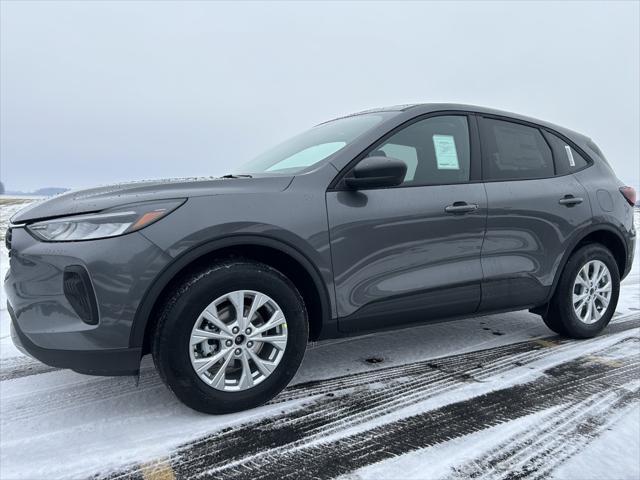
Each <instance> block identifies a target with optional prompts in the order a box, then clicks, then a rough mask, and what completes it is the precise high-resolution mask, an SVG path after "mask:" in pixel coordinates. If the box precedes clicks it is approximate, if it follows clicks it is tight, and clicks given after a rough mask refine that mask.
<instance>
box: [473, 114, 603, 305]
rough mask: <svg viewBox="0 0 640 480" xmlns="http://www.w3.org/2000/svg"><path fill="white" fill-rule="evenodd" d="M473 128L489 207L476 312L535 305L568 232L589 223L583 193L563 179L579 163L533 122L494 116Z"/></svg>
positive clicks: (572, 179)
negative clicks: (479, 146)
mask: <svg viewBox="0 0 640 480" xmlns="http://www.w3.org/2000/svg"><path fill="white" fill-rule="evenodd" d="M479 125H480V134H481V143H482V152H483V155H482V156H483V168H482V172H483V177H484V180H485V186H486V191H487V200H488V202H489V216H488V218H487V232H486V236H485V241H484V245H483V248H482V269H483V272H484V280H483V283H482V303H481V305H480V310H482V311H494V310H502V309H510V308H516V307H531V306H536V305H539V304H541V303H544V302H545V301H546V299H547V297H548V295H549V293H550V291H551V287H552V284H553V280H554V276H555V274H556V272H557V270H558V267H559V265H560V264H561V260H562V257H563V254H564V253H565V251H566V250H567V248H569V246H570V243H571V240H572V236H573V234H574V233H575V232H576V231H577V230H578V229H580V228H581V227H584V226H586V225H588V223H589V222H590V219H591V208H590V205H589V197H588V195H587V192H586V191H585V189H584V187H583V186H582V185H581V184H580V182H578V180H577V179H576V178H575V177H574V176H573V175H572V174H571V168H574V167H575V165H576V161H579V160H582V159H581V158H579V157H578V155H579V154H578V152H572V151H571V148H572V147H570V144H569V143H566V144H565V143H564V142H563V145H561V146H554V145H550V142H549V140H551V137H550V136H549V135H550V132H547V131H545V130H544V129H541V128H539V127H537V126H535V125H531V124H525V123H519V122H516V121H510V120H507V119H504V118H495V117H481V118H479ZM552 146H553V147H554V148H553V149H552ZM565 147H566V148H565ZM567 149H569V150H567ZM582 161H584V160H582ZM565 163H567V164H569V165H570V164H573V167H570V168H564V167H565ZM582 166H584V164H582Z"/></svg>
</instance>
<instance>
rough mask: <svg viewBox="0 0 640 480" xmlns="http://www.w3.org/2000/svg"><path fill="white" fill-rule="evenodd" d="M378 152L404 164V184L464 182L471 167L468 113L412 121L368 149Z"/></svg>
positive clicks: (375, 153) (372, 153) (467, 178)
mask: <svg viewBox="0 0 640 480" xmlns="http://www.w3.org/2000/svg"><path fill="white" fill-rule="evenodd" d="M379 155H383V156H387V157H392V158H396V159H398V160H402V161H404V162H405V163H406V164H407V175H406V177H405V181H404V183H403V185H438V184H446V183H461V182H467V181H469V167H470V151H469V127H468V124H467V117H465V116H458V115H448V116H441V117H431V118H428V119H425V120H420V121H418V122H415V123H413V124H411V125H409V126H408V127H406V128H403V129H402V130H400V131H399V132H397V133H395V134H394V135H392V136H391V137H390V138H389V139H388V140H386V141H385V142H384V143H383V144H381V145H379V146H378V147H376V148H375V149H374V150H373V151H372V152H370V153H369V156H379Z"/></svg>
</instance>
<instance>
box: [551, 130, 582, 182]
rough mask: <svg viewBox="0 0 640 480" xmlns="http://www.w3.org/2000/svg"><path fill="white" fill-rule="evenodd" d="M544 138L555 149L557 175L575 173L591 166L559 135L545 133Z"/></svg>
mask: <svg viewBox="0 0 640 480" xmlns="http://www.w3.org/2000/svg"><path fill="white" fill-rule="evenodd" d="M544 136H545V137H546V138H547V140H548V141H549V144H550V145H551V148H552V149H553V156H554V158H555V162H556V174H557V175H565V174H567V173H571V172H575V171H578V170H580V169H582V168H584V167H586V166H587V165H589V162H587V160H586V159H585V158H584V157H583V156H582V155H580V153H578V151H577V150H576V149H575V148H573V147H572V146H571V145H569V144H568V143H567V142H565V141H564V140H562V139H561V138H560V137H558V136H557V135H554V134H553V133H551V132H547V131H545V132H544Z"/></svg>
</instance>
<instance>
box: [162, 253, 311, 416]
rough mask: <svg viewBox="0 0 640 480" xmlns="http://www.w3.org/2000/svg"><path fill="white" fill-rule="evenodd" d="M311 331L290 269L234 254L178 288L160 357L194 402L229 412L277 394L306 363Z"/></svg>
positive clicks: (168, 378) (169, 378)
mask: <svg viewBox="0 0 640 480" xmlns="http://www.w3.org/2000/svg"><path fill="white" fill-rule="evenodd" d="M307 337H308V326H307V314H306V310H305V307H304V303H303V300H302V298H301V296H300V294H299V293H298V291H297V290H296V288H295V286H294V285H293V284H292V283H291V282H290V281H289V280H288V279H287V278H286V277H285V276H284V275H282V274H281V273H280V272H278V271H277V270H275V269H273V268H271V267H269V266H267V265H264V264H260V263H253V262H248V261H228V262H222V263H219V264H216V265H213V266H211V267H210V268H208V269H206V270H205V271H203V272H199V273H197V274H195V275H193V276H191V277H189V278H187V279H185V280H184V282H183V283H182V285H181V286H180V287H178V288H177V289H176V290H175V292H174V294H173V295H172V296H171V299H170V300H169V301H168V302H167V304H166V306H165V308H164V311H163V312H162V314H161V318H160V320H159V323H158V327H157V329H156V336H155V338H154V345H153V358H154V362H155V364H156V366H157V368H158V371H159V372H160V375H161V377H162V379H163V380H164V382H165V383H166V384H167V385H168V386H169V388H170V389H171V390H172V391H173V392H174V393H175V394H176V396H177V397H178V398H179V399H180V400H181V401H183V402H184V403H185V404H186V405H188V406H189V407H191V408H193V409H195V410H199V411H201V412H205V413H228V412H234V411H239V410H244V409H247V408H252V407H255V406H258V405H261V404H263V403H265V402H266V401H268V400H270V399H271V398H273V397H274V396H275V395H277V394H278V392H280V391H281V390H282V389H283V388H284V387H285V386H286V385H287V384H288V383H289V381H290V380H291V378H292V377H293V375H294V374H295V372H296V371H297V369H298V367H299V366H300V363H301V361H302V358H303V356H304V351H305V348H306V344H307Z"/></svg>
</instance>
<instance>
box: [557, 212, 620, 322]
mask: <svg viewBox="0 0 640 480" xmlns="http://www.w3.org/2000/svg"><path fill="white" fill-rule="evenodd" d="M603 230H605V231H607V232H610V233H613V234H614V235H615V236H616V237H618V240H620V242H621V243H622V245H623V248H624V258H625V260H626V259H627V255H628V252H629V246H628V245H627V241H626V240H625V237H624V235H623V234H622V232H621V231H620V230H619V229H617V228H615V227H613V226H611V225H610V224H607V223H598V224H595V225H590V226H588V227H586V228H584V229H582V230H580V231H579V232H577V233H576V234H574V236H573V239H572V240H571V243H570V244H569V247H568V248H567V249H566V250H565V252H564V255H563V256H562V259H561V260H560V263H559V265H558V268H557V269H556V273H555V275H554V279H553V284H552V285H551V289H550V290H549V294H548V296H547V298H546V301H545V303H549V302H550V301H551V298H552V297H553V295H554V294H555V291H556V287H557V286H558V282H559V281H560V275H562V272H563V271H564V267H565V265H566V264H567V262H568V261H569V257H570V256H571V254H572V253H573V252H574V250H575V249H576V247H577V246H578V244H579V243H580V242H581V241H583V240H584V239H585V238H586V237H587V236H588V235H590V234H592V233H594V232H601V231H603ZM623 273H624V272H620V276H622V274H623ZM545 310H546V308H545Z"/></svg>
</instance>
